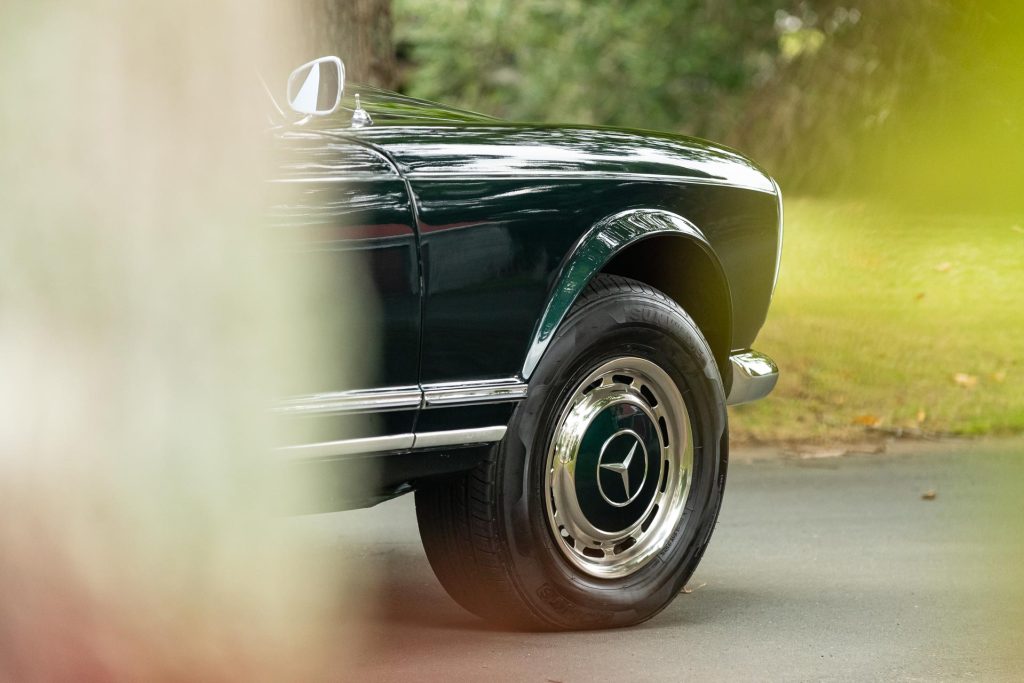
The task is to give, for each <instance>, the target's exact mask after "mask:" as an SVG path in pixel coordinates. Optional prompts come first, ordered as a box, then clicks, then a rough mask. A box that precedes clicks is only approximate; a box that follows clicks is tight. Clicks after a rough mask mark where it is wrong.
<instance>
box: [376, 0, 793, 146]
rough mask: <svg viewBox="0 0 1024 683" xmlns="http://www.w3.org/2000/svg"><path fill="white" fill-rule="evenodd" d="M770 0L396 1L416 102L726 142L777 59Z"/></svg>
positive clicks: (408, 76) (409, 85)
mask: <svg viewBox="0 0 1024 683" xmlns="http://www.w3.org/2000/svg"><path fill="white" fill-rule="evenodd" d="M777 5H778V3H777V2H774V1H772V0H730V1H728V2H708V1H707V0H652V1H647V2H635V1H634V0H601V1H598V2H593V1H589V2H588V1H585V0H515V1H512V0H484V1H480V0H449V1H448V2H443V3H438V2H435V1H434V0H396V14H397V17H398V20H397V30H398V36H397V37H398V43H399V46H400V49H401V50H404V52H405V55H404V56H406V57H408V58H410V59H411V60H412V66H411V70H410V71H409V72H407V73H406V78H405V85H406V89H407V90H408V92H409V93H410V94H412V95H415V96H419V97H424V98H427V99H437V100H441V101H444V102H447V103H452V104H459V105H461V106H465V107H468V108H471V109H479V110H481V111H483V112H484V113H489V114H494V115H497V116H501V117H505V118H510V119H516V120H530V121H541V120H543V121H572V122H579V123H594V124H608V125H629V126H634V127H642V128H655V129H666V130H691V131H698V132H701V133H705V134H708V135H719V136H720V135H722V134H724V133H725V132H726V131H728V130H729V127H730V126H731V125H733V124H734V123H735V121H736V120H737V117H738V112H739V110H740V107H739V102H738V100H739V99H740V98H742V97H743V95H744V94H745V92H746V90H747V89H748V88H749V87H750V84H751V83H752V82H754V81H756V80H757V78H758V77H759V76H760V75H761V74H763V72H764V71H765V69H766V68H769V67H770V65H771V63H772V61H773V59H774V58H775V54H776V53H777V51H778V47H777V45H778V40H777V36H776V34H775V29H774V24H773V17H774V11H775V7H776V6H777Z"/></svg>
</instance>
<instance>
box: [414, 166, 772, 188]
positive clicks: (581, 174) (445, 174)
mask: <svg viewBox="0 0 1024 683" xmlns="http://www.w3.org/2000/svg"><path fill="white" fill-rule="evenodd" d="M406 178H408V179H409V180H420V181H433V180H522V179H527V178H528V179H530V180H627V181H628V180H632V181H640V182H643V181H650V182H659V183H672V184H678V185H715V186H718V187H735V188H737V189H741V190H753V191H754V192H763V193H765V194H775V188H774V187H773V186H772V185H771V184H770V183H767V182H765V183H764V184H762V185H754V184H751V183H742V182H736V181H731V180H726V179H724V178H722V179H720V178H701V177H697V176H686V175H670V174H663V173H660V174H659V173H632V172H629V171H607V172H605V171H562V172H559V171H528V170H525V169H516V170H515V171H509V172H508V173H486V174H478V173H473V172H457V171H456V172H452V171H413V172H411V173H408V174H406Z"/></svg>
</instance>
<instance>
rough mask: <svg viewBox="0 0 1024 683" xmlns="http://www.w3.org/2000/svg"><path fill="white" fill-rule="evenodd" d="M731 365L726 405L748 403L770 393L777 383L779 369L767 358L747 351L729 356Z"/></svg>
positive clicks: (755, 352) (761, 354)
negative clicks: (730, 378)
mask: <svg viewBox="0 0 1024 683" xmlns="http://www.w3.org/2000/svg"><path fill="white" fill-rule="evenodd" d="M729 363H730V364H731V365H732V388H731V389H730V390H729V397H728V399H726V403H727V404H729V405H731V406H735V405H739V404H741V403H750V402H751V401H757V400H759V399H762V398H764V397H765V396H767V395H768V394H770V393H772V389H774V388H775V384H776V383H777V382H778V381H779V367H778V366H777V365H775V361H773V360H772V359H771V358H769V357H768V356H766V355H764V354H763V353H758V352H757V351H752V350H747V351H739V352H737V353H733V354H732V355H731V356H729Z"/></svg>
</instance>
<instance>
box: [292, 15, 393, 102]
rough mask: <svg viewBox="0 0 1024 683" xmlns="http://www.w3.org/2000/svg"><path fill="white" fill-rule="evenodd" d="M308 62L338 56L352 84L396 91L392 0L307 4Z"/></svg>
mask: <svg viewBox="0 0 1024 683" xmlns="http://www.w3.org/2000/svg"><path fill="white" fill-rule="evenodd" d="M301 7H302V16H303V20H304V24H305V30H304V34H305V35H306V36H308V41H305V42H304V43H303V50H302V51H303V55H302V56H301V57H304V58H305V59H312V58H314V57H319V56H322V55H327V54H332V55H338V56H339V57H341V58H342V59H343V60H344V61H345V69H346V71H347V76H348V78H349V80H352V81H357V82H360V83H366V84H369V85H376V86H379V87H382V88H393V87H394V85H395V77H396V60H395V49H394V42H393V40H392V31H393V21H392V15H391V0H304V1H303V3H302V5H301Z"/></svg>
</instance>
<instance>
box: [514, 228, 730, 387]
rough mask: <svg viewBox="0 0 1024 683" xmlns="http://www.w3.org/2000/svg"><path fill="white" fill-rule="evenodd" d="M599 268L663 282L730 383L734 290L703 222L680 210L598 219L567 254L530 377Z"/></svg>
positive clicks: (539, 328)
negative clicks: (699, 223) (702, 226)
mask: <svg viewBox="0 0 1024 683" xmlns="http://www.w3.org/2000/svg"><path fill="white" fill-rule="evenodd" d="M598 273H609V274H612V275H621V276H623V277H629V278H632V279H634V280H639V281H640V282H643V283H644V284H647V285H649V286H651V287H655V288H657V289H659V290H661V291H662V292H664V293H665V294H666V295H667V296H669V297H670V298H672V299H673V300H674V301H675V302H676V303H678V304H679V305H680V306H681V307H682V308H683V310H685V311H686V312H687V313H688V314H689V315H690V316H691V317H692V318H693V319H694V322H696V323H697V325H698V327H699V328H700V330H701V332H702V333H703V334H704V337H705V338H706V339H707V340H708V344H709V345H710V346H711V350H712V353H713V354H714V356H715V360H716V362H717V364H718V367H719V371H720V372H721V373H722V379H723V381H724V382H725V384H726V390H728V384H729V379H730V377H729V374H728V370H729V353H730V350H731V345H732V319H733V316H732V296H731V294H730V291H729V283H728V280H727V279H726V276H725V271H724V270H723V269H722V265H721V263H720V262H719V260H718V256H717V255H716V254H715V251H714V249H713V248H712V247H711V244H710V243H709V242H708V240H707V238H706V237H705V236H704V234H703V233H702V232H701V231H700V229H699V228H698V227H697V226H696V225H694V224H693V223H691V222H690V221H688V220H686V219H685V218H683V217H682V216H679V215H677V214H674V213H671V212H668V211H661V210H651V209H634V210H630V211H625V212H622V213H618V214H614V215H612V216H609V217H607V218H605V219H603V220H601V221H599V222H598V223H597V224H595V225H594V226H593V227H592V228H591V229H590V230H588V231H587V233H586V234H585V235H584V236H583V237H582V238H581V239H580V240H579V241H578V242H577V243H576V245H575V246H574V247H573V249H572V250H571V251H570V252H569V254H568V255H567V256H566V258H565V259H564V261H563V263H562V266H561V268H560V269H559V271H558V275H557V276H556V278H555V280H554V282H553V284H552V288H551V294H550V295H549V297H548V302H547V304H546V306H545V308H544V312H543V313H542V315H541V318H540V320H539V321H538V323H537V325H536V327H535V329H534V333H533V336H532V338H531V341H530V346H529V350H528V352H527V357H526V361H525V363H524V364H523V370H522V376H523V378H524V379H529V378H530V376H531V375H532V374H533V371H534V370H535V369H536V367H537V363H539V362H540V359H541V357H542V356H543V355H544V351H545V350H546V349H547V346H548V343H549V342H550V341H551V338H552V336H553V335H554V333H555V332H556V331H557V329H558V327H559V325H560V324H561V322H562V320H563V319H564V318H565V316H566V314H568V312H569V309H570V308H571V307H572V305H573V303H575V301H576V299H577V298H578V297H579V294H580V292H582V291H583V289H584V288H585V287H586V286H587V284H588V283H589V282H590V280H591V279H593V277H594V276H595V275H597V274H598Z"/></svg>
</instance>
